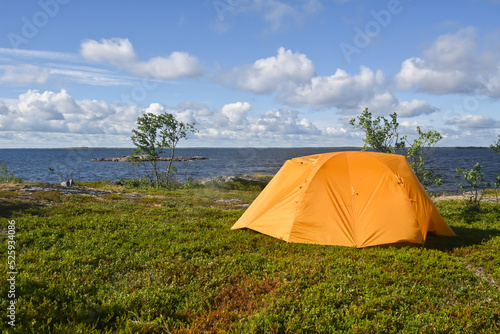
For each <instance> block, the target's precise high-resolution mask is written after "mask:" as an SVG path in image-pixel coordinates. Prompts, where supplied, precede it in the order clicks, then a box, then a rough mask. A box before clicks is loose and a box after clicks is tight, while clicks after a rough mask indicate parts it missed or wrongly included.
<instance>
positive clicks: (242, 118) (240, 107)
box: [221, 102, 252, 126]
mask: <svg viewBox="0 0 500 334" xmlns="http://www.w3.org/2000/svg"><path fill="white" fill-rule="evenodd" d="M251 108H252V106H251V105H250V103H248V102H236V103H229V104H226V105H224V106H223V107H222V109H221V112H222V114H223V115H224V116H226V117H227V118H228V120H229V124H231V125H234V126H238V125H244V124H246V123H247V118H246V117H247V114H248V112H249V111H250V109H251Z"/></svg>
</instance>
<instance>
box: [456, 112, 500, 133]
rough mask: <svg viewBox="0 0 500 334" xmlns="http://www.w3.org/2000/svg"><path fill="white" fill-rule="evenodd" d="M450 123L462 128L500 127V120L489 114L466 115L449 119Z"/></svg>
mask: <svg viewBox="0 0 500 334" xmlns="http://www.w3.org/2000/svg"><path fill="white" fill-rule="evenodd" d="M448 124H452V125H455V126H456V127H458V128H459V129H461V130H477V129H498V128H500V121H497V120H496V119H493V118H492V117H491V116H487V115H465V116H462V117H460V118H456V119H453V120H451V121H449V122H448Z"/></svg>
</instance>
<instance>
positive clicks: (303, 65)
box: [224, 47, 316, 94]
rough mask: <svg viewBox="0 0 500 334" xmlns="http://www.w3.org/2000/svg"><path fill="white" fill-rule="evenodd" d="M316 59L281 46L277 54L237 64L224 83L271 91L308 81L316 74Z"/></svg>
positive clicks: (245, 88)
mask: <svg viewBox="0 0 500 334" xmlns="http://www.w3.org/2000/svg"><path fill="white" fill-rule="evenodd" d="M315 73H316V69H315V67H314V64H313V62H312V61H311V60H310V59H308V58H307V56H306V55H304V54H301V53H294V52H292V51H291V50H285V48H283V47H281V48H279V49H278V53H277V55H276V56H273V57H268V58H264V59H258V60H257V61H255V62H254V63H253V64H251V65H244V66H240V67H235V68H234V69H233V70H232V72H231V73H230V74H228V75H227V76H226V78H225V79H224V81H225V84H227V85H234V84H236V86H237V87H238V88H240V89H243V90H249V91H252V92H255V93H259V94H270V93H273V92H276V91H280V90H283V89H286V88H287V87H289V86H293V85H297V84H301V83H306V82H308V81H309V80H311V78H312V77H313V76H314V75H315Z"/></svg>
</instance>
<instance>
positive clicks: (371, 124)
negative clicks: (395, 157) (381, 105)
mask: <svg viewBox="0 0 500 334" xmlns="http://www.w3.org/2000/svg"><path fill="white" fill-rule="evenodd" d="M390 116H391V120H388V119H386V118H385V117H381V116H378V117H377V118H375V119H373V118H372V114H371V113H370V112H369V111H368V108H365V110H364V111H363V113H362V114H361V116H358V117H356V118H352V119H351V120H350V121H349V124H351V125H352V126H353V127H354V128H355V129H363V130H364V131H365V132H366V137H365V138H363V141H364V142H365V146H364V147H363V151H366V150H368V148H370V147H371V148H373V149H374V150H375V151H378V152H382V153H396V150H398V149H399V150H402V149H404V147H405V140H406V137H402V138H399V132H398V126H399V123H398V116H397V114H396V113H392V114H391V115H390Z"/></svg>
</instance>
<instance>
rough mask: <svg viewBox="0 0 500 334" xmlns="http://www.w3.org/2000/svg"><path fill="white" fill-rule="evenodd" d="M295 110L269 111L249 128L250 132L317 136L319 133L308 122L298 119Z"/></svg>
mask: <svg viewBox="0 0 500 334" xmlns="http://www.w3.org/2000/svg"><path fill="white" fill-rule="evenodd" d="M298 114H299V113H298V111H295V110H287V109H282V110H269V111H267V112H266V113H265V114H264V115H262V116H260V117H259V118H258V119H257V120H256V121H255V123H253V124H252V125H251V126H250V130H251V131H252V132H272V133H277V134H283V135H287V134H310V135H311V134H312V135H319V134H320V133H321V131H319V130H318V128H317V127H316V126H315V125H314V124H313V123H312V122H310V121H309V120H307V119H305V118H302V119H298Z"/></svg>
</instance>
